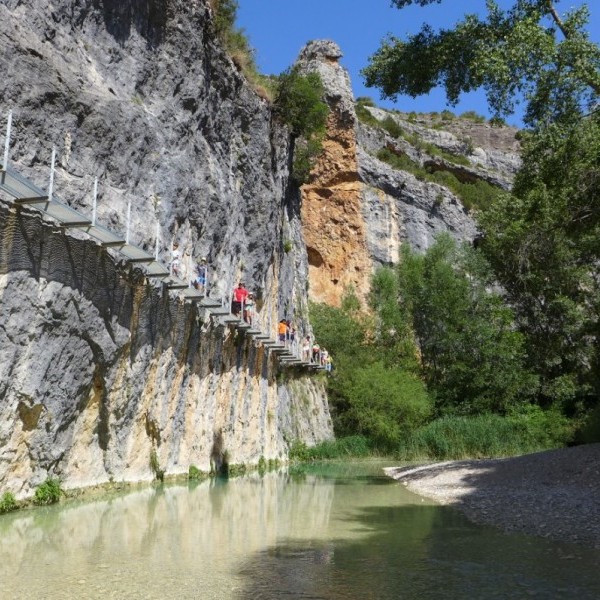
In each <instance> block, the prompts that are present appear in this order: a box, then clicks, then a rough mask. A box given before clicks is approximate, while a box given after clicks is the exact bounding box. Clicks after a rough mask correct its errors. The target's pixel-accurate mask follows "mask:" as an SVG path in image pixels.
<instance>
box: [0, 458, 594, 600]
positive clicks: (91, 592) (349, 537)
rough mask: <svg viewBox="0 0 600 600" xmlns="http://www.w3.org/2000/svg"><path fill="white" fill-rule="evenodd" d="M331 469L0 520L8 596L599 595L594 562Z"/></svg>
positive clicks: (121, 497) (348, 467) (2, 576)
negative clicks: (500, 530) (483, 525)
mask: <svg viewBox="0 0 600 600" xmlns="http://www.w3.org/2000/svg"><path fill="white" fill-rule="evenodd" d="M383 466H392V464H391V463H385V464H382V463H376V462H368V463H358V464H357V463H352V464H328V465H321V466H314V467H309V468H306V469H293V470H291V471H290V472H288V471H282V472H277V473H274V472H273V473H267V474H265V475H264V476H263V477H261V476H259V475H258V474H257V473H256V474H253V475H251V476H246V477H240V478H234V479H230V480H228V481H227V480H209V481H205V482H201V483H196V484H193V483H190V484H188V485H164V486H157V487H147V488H144V489H139V490H136V491H129V492H127V493H119V494H115V495H112V496H110V497H106V498H103V499H102V500H88V501H77V502H76V501H69V502H64V503H61V504H60V505H57V506H50V507H47V508H38V509H34V510H25V511H21V512H17V513H12V514H8V515H2V516H0V598H1V599H2V600H4V599H11V600H12V599H17V598H23V599H32V598H35V599H36V600H37V599H54V598H67V599H68V598H77V599H82V598H102V599H106V598H118V599H123V598H136V599H137V598H142V599H143V598H148V599H158V598H160V599H167V598H168V599H170V598H177V599H183V598H202V599H212V598H214V599H220V600H221V599H229V598H231V599H234V598H235V599H246V598H249V599H253V600H262V599H273V600H274V599H281V598H290V599H291V598H302V599H311V600H315V599H327V600H330V599H332V600H337V599H342V598H343V599H388V598H390V599H407V600H412V599H415V600H416V599H419V600H423V599H428V598H432V599H433V598H436V599H437V598H444V599H463V598H465V599H466V598H468V599H478V598H481V599H494V598H507V599H508V598H510V599H518V598H565V599H575V598H576V599H577V600H586V599H590V600H592V599H594V600H597V599H598V598H600V573H599V566H600V552H599V551H594V550H590V549H586V548H583V547H579V546H575V545H570V544H562V543H556V542H550V541H547V540H544V539H539V538H533V537H527V536H524V535H512V534H511V535H508V534H504V533H501V532H499V531H497V530H495V529H493V528H491V527H481V526H478V525H473V524H471V523H469V522H468V521H467V520H466V519H465V518H464V517H463V516H462V515H460V514H459V513H458V512H456V511H455V510H453V509H451V508H448V507H441V506H437V505H434V504H433V503H432V502H430V501H428V500H424V499H422V498H420V497H419V496H416V495H414V494H412V493H410V492H408V491H407V490H406V489H405V488H404V487H403V486H402V485H400V484H398V483H397V482H395V481H393V480H391V479H388V478H386V477H385V476H383V474H382V467H383Z"/></svg>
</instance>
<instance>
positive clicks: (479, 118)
mask: <svg viewBox="0 0 600 600" xmlns="http://www.w3.org/2000/svg"><path fill="white" fill-rule="evenodd" d="M460 118H461V119H467V120H469V121H474V122H475V123H485V117H484V116H483V115H480V114H478V113H477V112H475V111H474V110H468V111H466V112H464V113H462V114H461V115H460Z"/></svg>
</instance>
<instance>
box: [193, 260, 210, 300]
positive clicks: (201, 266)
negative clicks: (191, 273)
mask: <svg viewBox="0 0 600 600" xmlns="http://www.w3.org/2000/svg"><path fill="white" fill-rule="evenodd" d="M207 273H208V266H207V264H206V258H204V257H202V258H201V259H200V262H199V263H198V264H197V265H196V279H194V280H193V281H192V285H193V286H194V287H195V288H196V289H197V290H198V291H199V292H201V293H203V294H204V293H205V291H206V289H205V288H206V275H207Z"/></svg>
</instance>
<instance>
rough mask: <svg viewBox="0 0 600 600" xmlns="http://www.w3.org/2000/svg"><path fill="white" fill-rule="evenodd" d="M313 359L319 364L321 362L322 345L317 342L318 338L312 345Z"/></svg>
mask: <svg viewBox="0 0 600 600" xmlns="http://www.w3.org/2000/svg"><path fill="white" fill-rule="evenodd" d="M312 361H313V362H314V363H315V364H317V365H320V364H321V346H319V344H317V342H316V340H315V343H314V344H313V347H312Z"/></svg>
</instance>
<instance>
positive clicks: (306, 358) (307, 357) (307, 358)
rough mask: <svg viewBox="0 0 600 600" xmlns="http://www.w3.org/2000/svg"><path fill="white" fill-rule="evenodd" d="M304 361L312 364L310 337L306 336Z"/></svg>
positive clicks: (303, 346)
mask: <svg viewBox="0 0 600 600" xmlns="http://www.w3.org/2000/svg"><path fill="white" fill-rule="evenodd" d="M302 360H303V361H304V362H310V336H308V335H307V336H306V338H305V340H304V342H303V343H302Z"/></svg>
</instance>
